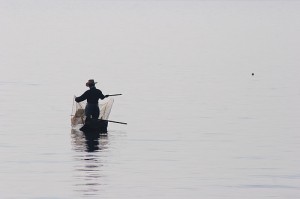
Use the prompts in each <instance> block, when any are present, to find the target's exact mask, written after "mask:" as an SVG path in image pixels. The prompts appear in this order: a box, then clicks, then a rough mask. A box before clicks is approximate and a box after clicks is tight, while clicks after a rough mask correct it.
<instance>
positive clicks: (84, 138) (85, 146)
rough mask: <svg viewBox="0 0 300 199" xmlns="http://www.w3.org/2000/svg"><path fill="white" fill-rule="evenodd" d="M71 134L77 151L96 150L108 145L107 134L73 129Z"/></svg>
mask: <svg viewBox="0 0 300 199" xmlns="http://www.w3.org/2000/svg"><path fill="white" fill-rule="evenodd" d="M71 135H72V140H73V141H72V143H73V146H74V150H75V151H86V152H95V151H99V150H102V149H106V147H107V142H108V136H107V134H100V133H97V132H93V131H86V132H81V131H78V130H75V129H72V131H71Z"/></svg>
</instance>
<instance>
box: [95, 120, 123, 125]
mask: <svg viewBox="0 0 300 199" xmlns="http://www.w3.org/2000/svg"><path fill="white" fill-rule="evenodd" d="M101 120H102V119H101ZM103 121H108V122H112V123H117V124H125V125H127V123H126V122H117V121H113V120H103Z"/></svg>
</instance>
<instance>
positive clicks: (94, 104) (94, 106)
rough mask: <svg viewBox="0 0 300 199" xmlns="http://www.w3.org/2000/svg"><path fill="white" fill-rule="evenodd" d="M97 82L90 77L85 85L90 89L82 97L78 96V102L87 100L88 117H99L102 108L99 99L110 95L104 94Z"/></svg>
mask: <svg viewBox="0 0 300 199" xmlns="http://www.w3.org/2000/svg"><path fill="white" fill-rule="evenodd" d="M96 83H97V82H95V81H94V80H93V79H90V80H89V81H88V82H87V83H86V84H85V85H86V86H87V87H89V88H90V89H89V90H87V91H85V92H84V93H83V94H82V95H81V96H80V97H76V98H75V101H76V102H82V101H84V100H87V105H86V107H85V115H86V119H87V120H88V119H90V118H92V119H98V118H99V114H100V110H99V106H98V100H99V99H101V100H103V99H104V98H106V97H108V95H103V94H102V92H101V91H100V90H99V89H97V88H96V87H95V84H96Z"/></svg>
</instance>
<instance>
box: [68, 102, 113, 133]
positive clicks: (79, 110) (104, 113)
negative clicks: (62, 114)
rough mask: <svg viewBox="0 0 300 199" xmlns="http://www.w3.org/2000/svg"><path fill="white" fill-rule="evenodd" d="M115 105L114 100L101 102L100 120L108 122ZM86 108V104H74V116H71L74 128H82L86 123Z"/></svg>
mask: <svg viewBox="0 0 300 199" xmlns="http://www.w3.org/2000/svg"><path fill="white" fill-rule="evenodd" d="M113 103H114V99H113V98H111V97H110V98H105V99H104V100H101V101H100V102H99V109H100V115H99V119H102V120H108V118H109V115H110V112H111V109H112V106H113ZM85 106H86V102H85V101H83V102H79V103H77V102H74V103H73V107H72V115H71V125H72V127H76V126H78V125H80V126H82V125H83V124H84V122H85V119H86V116H85V114H84V109H85Z"/></svg>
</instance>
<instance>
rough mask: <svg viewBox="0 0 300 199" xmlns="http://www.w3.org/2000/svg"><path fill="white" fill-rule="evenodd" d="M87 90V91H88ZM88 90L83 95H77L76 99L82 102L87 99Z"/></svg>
mask: <svg viewBox="0 0 300 199" xmlns="http://www.w3.org/2000/svg"><path fill="white" fill-rule="evenodd" d="M86 92H87V91H86ZM86 92H84V93H83V94H82V95H81V96H79V97H76V98H75V101H76V102H82V101H84V100H86V95H87V94H86Z"/></svg>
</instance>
